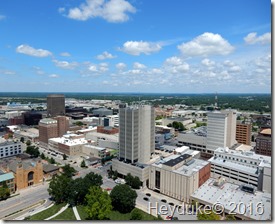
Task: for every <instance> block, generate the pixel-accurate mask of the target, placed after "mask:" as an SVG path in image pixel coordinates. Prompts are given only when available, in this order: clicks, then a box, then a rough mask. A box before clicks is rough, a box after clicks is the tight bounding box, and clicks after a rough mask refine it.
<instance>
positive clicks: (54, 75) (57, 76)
mask: <svg viewBox="0 0 275 224" xmlns="http://www.w3.org/2000/svg"><path fill="white" fill-rule="evenodd" d="M49 77H50V78H59V75H57V74H51V75H49Z"/></svg>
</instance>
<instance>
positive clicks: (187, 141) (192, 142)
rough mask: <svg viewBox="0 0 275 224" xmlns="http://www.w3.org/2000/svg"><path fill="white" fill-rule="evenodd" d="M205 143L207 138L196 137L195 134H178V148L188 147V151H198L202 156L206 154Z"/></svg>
mask: <svg viewBox="0 0 275 224" xmlns="http://www.w3.org/2000/svg"><path fill="white" fill-rule="evenodd" d="M206 141H207V137H205V136H201V135H197V134H196V133H192V132H189V133H179V134H178V146H189V147H190V149H193V150H198V151H200V152H202V153H204V154H205V153H206Z"/></svg>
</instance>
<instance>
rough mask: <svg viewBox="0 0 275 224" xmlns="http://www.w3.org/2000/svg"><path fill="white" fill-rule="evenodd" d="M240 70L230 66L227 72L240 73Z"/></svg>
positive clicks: (238, 67)
mask: <svg viewBox="0 0 275 224" xmlns="http://www.w3.org/2000/svg"><path fill="white" fill-rule="evenodd" d="M241 70H242V69H241V67H240V66H237V65H235V66H232V67H231V68H230V69H229V70H228V71H229V72H240V71H241Z"/></svg>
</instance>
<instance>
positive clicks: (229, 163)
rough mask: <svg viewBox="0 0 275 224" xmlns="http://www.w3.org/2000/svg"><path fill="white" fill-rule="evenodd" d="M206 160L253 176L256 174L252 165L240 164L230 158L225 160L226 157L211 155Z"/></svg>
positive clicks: (255, 169)
mask: <svg viewBox="0 0 275 224" xmlns="http://www.w3.org/2000/svg"><path fill="white" fill-rule="evenodd" d="M208 161H209V162H211V164H215V165H218V166H222V167H226V168H228V169H233V170H238V171H240V172H243V173H247V174H250V175H253V176H258V174H257V168H253V167H249V166H245V165H241V164H238V163H234V162H232V161H231V160H226V159H222V158H219V157H217V158H215V157H212V158H210V159H209V160H208Z"/></svg>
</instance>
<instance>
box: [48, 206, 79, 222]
mask: <svg viewBox="0 0 275 224" xmlns="http://www.w3.org/2000/svg"><path fill="white" fill-rule="evenodd" d="M51 220H59V221H62V220H76V218H75V215H74V211H73V209H72V208H67V209H66V210H65V211H64V212H62V213H61V214H59V215H58V216H56V217H54V218H53V219H51Z"/></svg>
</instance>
